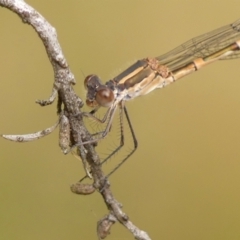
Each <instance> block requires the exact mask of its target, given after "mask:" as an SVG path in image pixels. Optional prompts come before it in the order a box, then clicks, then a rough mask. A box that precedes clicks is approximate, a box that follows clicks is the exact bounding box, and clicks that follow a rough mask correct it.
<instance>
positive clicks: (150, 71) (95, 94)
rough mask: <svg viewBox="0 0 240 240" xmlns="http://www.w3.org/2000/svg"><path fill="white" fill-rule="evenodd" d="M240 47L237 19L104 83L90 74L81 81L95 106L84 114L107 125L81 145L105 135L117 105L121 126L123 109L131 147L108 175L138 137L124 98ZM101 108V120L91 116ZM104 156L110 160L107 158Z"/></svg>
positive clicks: (233, 53)
mask: <svg viewBox="0 0 240 240" xmlns="http://www.w3.org/2000/svg"><path fill="white" fill-rule="evenodd" d="M239 50H240V19H239V20H237V21H236V22H234V23H233V24H230V25H227V26H224V27H221V28H219V29H216V30H214V31H211V32H209V33H206V34H203V35H201V36H198V37H196V38H193V39H191V40H189V41H187V42H185V43H184V44H182V45H180V46H179V47H177V48H175V49H174V50H172V51H170V52H168V53H166V54H163V55H161V56H159V57H156V58H145V59H142V60H139V61H137V62H136V63H135V64H133V65H132V66H130V67H129V68H128V69H126V70H125V71H123V72H122V73H121V74H119V75H118V76H116V77H115V78H113V79H111V80H109V81H108V82H106V83H105V84H102V83H101V80H100V79H99V78H98V76H96V75H89V76H88V77H86V79H85V81H84V85H85V88H86V90H87V98H86V103H87V105H88V106H90V107H93V108H94V109H93V110H92V111H91V112H90V113H85V114H84V115H85V116H87V117H91V118H93V119H94V120H96V121H98V122H100V123H106V128H105V129H104V131H102V132H99V133H96V136H97V137H96V138H95V139H93V140H91V141H88V142H85V143H82V144H87V143H93V142H96V141H99V140H100V139H102V138H104V137H105V136H106V135H107V134H108V132H109V131H110V129H111V125H112V121H113V117H114V114H115V112H116V109H117V107H119V108H120V123H121V126H122V117H123V116H122V115H123V112H124V113H125V115H126V117H127V122H128V124H129V126H130V130H131V133H132V136H133V141H134V149H133V151H132V152H131V153H130V154H128V155H127V157H125V158H124V159H123V160H122V162H121V163H120V164H118V165H117V166H116V167H115V168H114V169H113V170H112V171H111V172H110V173H109V174H108V176H109V175H110V174H112V173H113V172H114V171H115V170H116V169H118V168H119V167H120V166H121V165H122V164H123V163H124V162H125V161H126V160H127V159H128V158H129V156H130V155H132V153H133V152H134V151H135V150H136V148H137V140H136V137H135V134H134V131H133V129H132V125H131V122H130V119H129V117H128V113H127V109H126V106H125V101H129V100H132V99H134V98H136V97H138V96H141V95H146V94H148V93H149V92H151V91H153V90H154V89H156V88H163V87H165V86H167V85H168V84H170V83H173V82H175V81H176V80H178V79H180V78H182V77H184V76H186V75H188V74H190V73H193V72H195V71H197V70H199V69H200V68H202V67H204V66H206V65H207V64H210V63H213V62H215V61H217V60H226V59H232V58H238V57H239V56H240V51H239ZM100 107H106V108H108V110H107V112H106V114H105V115H104V117H103V118H102V119H99V118H97V117H95V116H94V113H95V112H97V111H98V109H99V108H100ZM123 144H124V135H123V128H122V127H121V142H120V146H119V148H121V146H123ZM119 148H117V149H116V150H115V151H114V152H113V153H112V154H111V155H110V156H112V155H113V154H114V153H115V152H116V151H117V150H118V149H119ZM107 159H109V157H108V158H107ZM107 159H105V160H104V161H103V162H105V161H106V160H107ZM103 162H102V163H103Z"/></svg>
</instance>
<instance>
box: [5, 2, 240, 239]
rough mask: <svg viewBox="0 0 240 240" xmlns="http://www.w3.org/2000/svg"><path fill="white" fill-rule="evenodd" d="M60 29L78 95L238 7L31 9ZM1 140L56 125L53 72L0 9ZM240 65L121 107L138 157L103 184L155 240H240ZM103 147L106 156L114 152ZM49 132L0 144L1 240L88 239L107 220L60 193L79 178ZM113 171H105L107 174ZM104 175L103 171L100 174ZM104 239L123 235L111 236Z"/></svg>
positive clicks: (222, 65) (83, 199)
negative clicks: (86, 84)
mask: <svg viewBox="0 0 240 240" xmlns="http://www.w3.org/2000/svg"><path fill="white" fill-rule="evenodd" d="M28 3H29V4H30V5H32V6H33V7H35V8H36V10H38V11H39V12H40V13H41V14H42V15H43V16H44V17H46V19H47V20H48V21H49V22H50V23H51V24H52V25H53V26H54V27H55V28H56V29H57V32H58V37H59V41H60V43H61V46H62V48H63V52H64V54H65V56H66V58H67V61H68V63H69V64H70V66H71V70H72V71H73V73H74V75H75V77H76V80H77V85H76V87H75V89H76V92H77V93H78V94H79V95H80V96H81V97H83V98H84V97H85V92H84V89H83V80H84V75H83V73H84V74H85V75H88V74H91V73H97V74H99V76H100V77H101V78H102V79H104V80H108V79H110V78H111V77H114V76H115V75H116V74H117V73H120V71H121V70H124V69H125V68H126V67H127V66H129V65H130V64H131V63H133V62H134V61H136V60H137V59H141V58H143V57H147V56H152V57H154V56H158V55H160V54H163V53H165V52H167V51H169V50H171V49H172V48H174V47H177V46H178V45H180V44H181V43H183V42H184V41H186V40H189V39H190V38H192V37H195V36H198V35H200V34H203V33H205V32H208V31H211V30H213V29H215V28H218V27H221V26H223V25H226V24H229V23H231V22H233V21H235V20H236V19H238V18H239V17H240V13H239V8H238V5H239V2H238V1H235V0H229V1H217V0H208V1H202V0H195V1H190V0H181V1H176V0H169V1H160V0H158V1H157V0H149V1H146V0H145V1H143V0H132V1H126V0H112V1H110V0H102V1H97V0H88V1H80V0H78V1H77V0H75V1H74V0H68V1H56V0H55V1H53V0H47V1H46V0H42V1H37V0H29V1H28ZM0 53H1V54H0V63H1V67H0V69H1V74H0V76H1V87H0V108H1V118H0V133H6V134H23V133H30V132H35V131H39V130H41V129H44V128H46V127H49V126H51V125H53V124H54V123H55V121H56V119H57V117H56V102H55V103H54V104H53V105H51V106H48V107H44V108H41V107H39V106H38V105H36V104H35V100H36V99H39V98H40V99H45V98H47V97H48V96H49V95H50V92H51V88H52V84H53V72H52V69H51V65H50V64H49V62H48V58H47V56H46V53H45V50H44V47H43V45H42V43H41V41H40V40H39V38H38V36H37V34H36V33H35V32H34V30H33V29H32V28H31V27H30V26H28V25H26V24H23V23H22V21H21V20H20V19H19V17H18V16H17V15H16V14H14V13H12V12H10V11H9V10H7V9H5V8H0ZM239 64H240V59H239V60H231V61H221V62H218V63H215V64H213V65H211V66H208V67H206V68H204V69H202V70H201V71H199V72H197V73H194V74H192V75H191V76H188V77H186V78H184V79H182V80H181V81H179V82H177V83H175V84H173V85H170V86H168V87H166V88H164V89H162V90H156V91H154V92H153V93H151V94H149V95H147V96H145V97H141V98H139V99H136V100H134V101H132V102H129V103H127V106H128V110H129V113H130V116H131V120H132V123H133V124H134V129H135V132H136V135H137V137H138V141H139V149H138V150H137V152H136V153H135V154H134V156H133V157H131V159H130V160H129V161H128V162H127V163H126V164H124V166H123V167H122V168H121V169H120V170H119V171H117V172H116V173H115V174H114V175H113V176H112V177H111V178H110V181H111V185H112V190H113V193H114V194H115V197H116V198H117V199H118V200H119V201H120V202H121V203H122V204H123V205H124V208H123V210H124V211H125V212H126V213H127V214H128V215H129V217H130V219H131V220H132V221H133V222H134V223H135V224H136V225H137V226H139V227H140V228H142V229H143V230H145V231H147V232H148V233H149V235H150V236H151V237H152V239H165V240H192V239H194V240H200V239H201V240H202V239H205V240H208V239H211V240H213V239H218V240H221V239H222V240H223V239H224V240H225V239H228V240H230V239H231V240H234V239H240V228H239V225H240V193H239V192H240V191H239V190H240V187H239V186H240V174H239V173H240V148H239V144H240V122H239V119H240V95H239V91H240V81H239V79H240V71H239ZM112 137H114V136H109V137H108V138H106V139H104V141H102V142H101V145H100V146H99V147H98V151H99V152H107V151H109V148H110V147H109V145H110V143H111V142H113V141H114V140H113V139H112ZM57 139H58V131H55V132H54V133H53V134H51V135H50V136H48V137H46V138H43V139H41V140H39V141H35V142H31V143H25V144H19V143H13V142H9V141H6V140H4V139H0V189H1V191H0V239H7V240H20V239H24V240H30V239H34V240H38V239H39V240H40V239H41V240H42V239H49V240H50V239H51V240H65V239H71V240H77V239H87V240H90V239H96V222H97V221H98V220H99V219H100V218H101V217H102V216H103V215H104V214H105V213H106V212H107V209H106V207H105V205H104V203H103V201H102V199H101V196H100V195H99V194H98V193H95V194H93V195H91V196H77V195H74V194H72V193H71V192H70V190H69V186H70V184H71V183H73V182H76V181H77V180H78V179H79V178H80V177H81V176H83V175H84V171H83V169H82V165H81V163H80V162H79V161H78V160H77V159H75V158H74V157H73V156H72V155H67V156H64V155H63V154H62V153H61V151H60V149H59V147H58V140H57ZM113 162H114V159H113V160H111V163H113ZM106 170H108V169H106ZM108 239H109V240H110V239H112V240H128V239H133V237H132V235H131V234H130V233H129V232H128V231H127V230H125V229H124V228H123V227H122V226H121V225H120V224H116V225H115V226H114V227H113V229H112V232H111V235H110V236H109V237H108Z"/></svg>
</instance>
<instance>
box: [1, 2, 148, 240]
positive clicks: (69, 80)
mask: <svg viewBox="0 0 240 240" xmlns="http://www.w3.org/2000/svg"><path fill="white" fill-rule="evenodd" d="M0 6H2V7H5V8H8V9H9V10H11V11H13V12H15V13H16V14H18V15H19V17H20V18H21V19H22V21H23V22H24V23H27V24H29V25H31V26H32V27H33V28H34V30H35V31H36V32H37V33H38V35H39V37H40V39H41V40H42V42H43V44H44V46H45V49H46V52H47V55H48V57H49V60H50V62H51V65H52V67H53V71H54V84H53V90H52V93H51V96H50V97H49V98H48V99H47V100H37V103H38V104H40V105H41V106H46V105H49V104H51V103H53V101H54V99H55V98H56V96H57V93H58V104H57V106H58V111H57V112H58V113H60V112H63V114H64V116H65V117H67V119H68V121H69V124H70V136H69V139H68V136H65V134H66V133H67V132H68V130H63V132H62V135H61V136H60V138H61V137H63V139H62V142H61V144H62V145H63V148H64V151H65V149H66V147H67V146H66V143H67V142H68V140H70V142H71V144H72V145H73V144H79V143H82V142H86V141H90V140H91V139H92V136H91V135H90V134H89V132H88V131H87V129H86V128H85V126H84V124H83V121H82V113H81V110H80V108H81V107H82V106H83V102H82V100H81V99H80V98H79V97H78V96H77V95H76V94H75V92H74V90H73V88H72V85H73V84H75V79H74V75H73V74H72V72H71V71H70V69H69V67H68V64H67V61H66V59H65V57H64V55H63V53H62V49H61V47H60V44H59V42H58V40H57V34H56V30H55V29H54V28H53V27H52V26H51V25H50V24H49V23H48V22H47V21H46V20H45V18H44V17H43V16H42V15H40V14H39V13H38V12H37V11H36V10H35V9H33V8H32V7H31V6H29V5H28V4H26V3H25V2H24V1H23V0H0ZM62 105H63V106H64V107H63V110H62ZM60 117H61V116H60ZM65 120H66V119H65ZM67 127H68V126H67ZM63 135H64V136H63ZM61 144H60V145H61ZM78 154H79V155H80V157H81V159H82V160H83V161H84V160H85V161H87V162H88V164H89V166H90V169H91V174H92V176H93V179H94V183H93V185H89V184H82V183H77V184H75V185H72V186H71V190H72V191H73V192H74V193H78V194H83V195H84V194H85V195H86V194H91V193H93V192H94V191H95V189H96V190H99V193H100V194H101V195H102V197H103V199H104V201H105V203H106V205H107V208H108V210H109V213H108V215H107V216H105V217H104V218H103V219H101V220H100V221H99V222H98V224H97V234H98V237H99V238H100V239H103V238H105V237H106V236H107V235H108V234H109V233H110V228H111V226H112V225H113V224H114V223H115V222H116V221H119V222H120V223H121V224H122V225H124V226H125V227H126V228H127V229H129V231H131V232H132V234H133V236H134V237H135V238H136V239H139V240H140V239H141V240H149V239H150V238H149V236H148V235H147V233H146V232H144V231H141V230H140V229H138V228H137V227H136V226H135V225H134V224H133V223H132V222H131V221H130V220H129V218H128V216H127V215H126V214H125V213H124V212H123V211H122V206H121V204H120V203H119V202H118V201H117V200H116V199H115V198H114V196H113V194H112V192H111V190H110V184H109V182H108V180H106V177H105V176H104V173H103V172H102V169H101V165H100V160H99V157H98V155H97V153H96V152H95V148H94V146H93V145H92V144H86V145H84V146H83V145H81V146H79V147H78Z"/></svg>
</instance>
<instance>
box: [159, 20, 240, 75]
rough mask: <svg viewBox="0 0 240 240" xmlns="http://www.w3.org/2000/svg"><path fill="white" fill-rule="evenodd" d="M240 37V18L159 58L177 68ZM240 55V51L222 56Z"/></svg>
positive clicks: (171, 69) (162, 62)
mask: <svg viewBox="0 0 240 240" xmlns="http://www.w3.org/2000/svg"><path fill="white" fill-rule="evenodd" d="M238 39H240V19H239V20H237V21H236V22H234V23H232V24H230V25H227V26H224V27H221V28H218V29H216V30H213V31H211V32H208V33H205V34H203V35H200V36H198V37H196V38H193V39H191V40H189V41H187V42H185V43H184V44H182V45H180V46H179V47H177V48H175V49H173V50H172V51H170V52H168V53H166V54H163V55H161V56H159V57H157V59H158V60H159V61H160V63H161V64H163V65H166V66H168V68H169V69H170V71H173V70H176V69H178V68H180V67H182V66H184V65H186V64H187V63H190V62H192V61H193V60H194V59H196V58H202V57H206V56H208V55H209V54H212V53H214V52H217V51H218V50H221V49H223V48H224V47H226V46H228V45H230V44H232V43H234V42H235V41H236V40H238ZM238 57H240V51H235V52H234V53H233V54H231V55H229V56H226V57H224V58H221V60H225V59H233V58H238Z"/></svg>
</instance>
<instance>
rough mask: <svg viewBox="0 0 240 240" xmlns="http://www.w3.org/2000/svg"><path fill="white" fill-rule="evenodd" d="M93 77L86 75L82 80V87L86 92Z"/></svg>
mask: <svg viewBox="0 0 240 240" xmlns="http://www.w3.org/2000/svg"><path fill="white" fill-rule="evenodd" d="M94 76H95V75H93V74H92V75H88V76H87V77H86V78H85V79H84V87H85V89H86V90H87V89H88V83H89V82H90V81H91V79H92V78H93V77H94Z"/></svg>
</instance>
